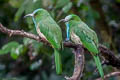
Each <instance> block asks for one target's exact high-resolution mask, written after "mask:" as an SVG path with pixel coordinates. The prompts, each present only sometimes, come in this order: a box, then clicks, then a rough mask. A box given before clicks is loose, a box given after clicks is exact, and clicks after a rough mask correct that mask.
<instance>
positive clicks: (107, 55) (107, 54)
mask: <svg viewBox="0 0 120 80" xmlns="http://www.w3.org/2000/svg"><path fill="white" fill-rule="evenodd" d="M99 50H100V53H101V55H102V56H103V58H104V59H105V61H106V63H105V64H106V65H111V66H113V67H116V68H117V69H120V59H119V58H117V57H116V56H115V55H114V54H115V53H113V52H112V51H111V50H109V49H108V48H106V47H105V46H103V45H99Z"/></svg>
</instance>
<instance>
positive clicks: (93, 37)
mask: <svg viewBox="0 0 120 80" xmlns="http://www.w3.org/2000/svg"><path fill="white" fill-rule="evenodd" d="M61 21H64V22H65V25H66V34H67V38H66V40H67V41H70V40H71V41H72V42H73V43H75V44H81V45H83V46H84V47H85V48H87V50H88V51H89V52H90V53H91V54H92V56H93V58H94V60H95V63H96V66H97V69H98V71H99V74H100V76H101V78H103V77H104V72H103V68H102V65H101V62H100V58H99V56H98V54H99V50H98V44H99V42H98V37H97V34H96V33H95V31H93V30H92V29H91V28H90V27H89V26H88V25H87V24H85V23H84V22H83V21H82V20H81V19H80V17H79V16H77V15H75V14H70V15H68V16H66V17H65V18H64V19H61V20H60V22H61Z"/></svg>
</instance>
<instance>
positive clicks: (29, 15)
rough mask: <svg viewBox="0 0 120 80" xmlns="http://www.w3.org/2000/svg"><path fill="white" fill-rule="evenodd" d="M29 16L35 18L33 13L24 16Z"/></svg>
mask: <svg viewBox="0 0 120 80" xmlns="http://www.w3.org/2000/svg"><path fill="white" fill-rule="evenodd" d="M28 16H31V17H33V16H34V14H33V13H31V14H27V15H25V16H24V18H26V17H28Z"/></svg>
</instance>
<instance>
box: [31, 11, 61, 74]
mask: <svg viewBox="0 0 120 80" xmlns="http://www.w3.org/2000/svg"><path fill="white" fill-rule="evenodd" d="M32 14H33V17H32V19H33V22H34V24H35V27H36V31H37V33H38V35H39V36H40V37H43V38H45V39H46V40H48V42H49V43H50V44H51V45H52V47H53V48H54V55H55V64H56V72H57V74H61V72H62V64H61V56H60V55H61V54H60V53H59V50H60V49H61V44H62V32H61V29H60V27H59V26H58V25H57V23H56V22H55V21H54V20H53V19H52V17H51V16H50V14H49V13H48V12H47V11H46V10H44V9H37V10H35V11H34V12H33V13H32Z"/></svg>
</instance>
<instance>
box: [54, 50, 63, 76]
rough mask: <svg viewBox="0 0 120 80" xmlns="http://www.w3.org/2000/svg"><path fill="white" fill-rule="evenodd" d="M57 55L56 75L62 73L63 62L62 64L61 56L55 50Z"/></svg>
mask: <svg viewBox="0 0 120 80" xmlns="http://www.w3.org/2000/svg"><path fill="white" fill-rule="evenodd" d="M54 54H55V65H56V73H57V74H61V73H62V62H61V55H60V53H59V51H58V50H57V49H54Z"/></svg>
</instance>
